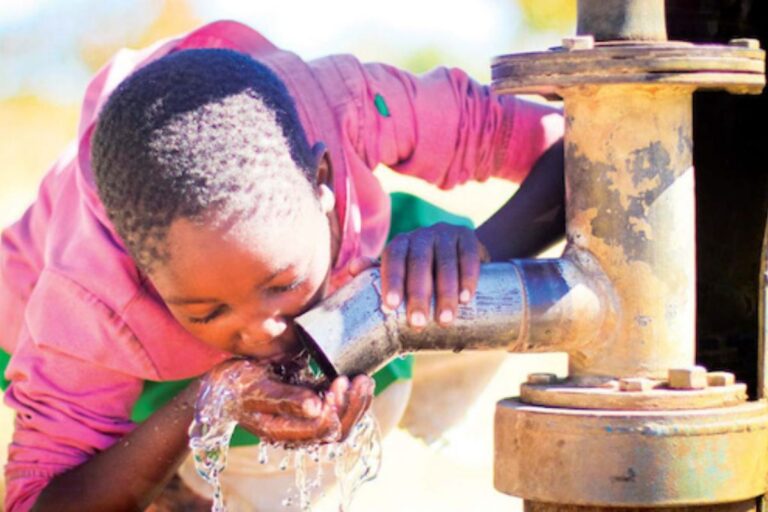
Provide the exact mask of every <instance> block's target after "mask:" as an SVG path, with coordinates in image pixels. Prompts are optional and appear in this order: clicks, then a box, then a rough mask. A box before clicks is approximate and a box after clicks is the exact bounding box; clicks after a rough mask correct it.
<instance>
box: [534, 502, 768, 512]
mask: <svg viewBox="0 0 768 512" xmlns="http://www.w3.org/2000/svg"><path fill="white" fill-rule="evenodd" d="M523 510H524V511H525V512H649V511H651V510H652V511H653V512H757V510H758V507H757V502H756V500H744V501H738V502H736V503H719V504H717V505H714V504H710V505H699V506H690V507H686V506H683V507H653V508H652V509H649V508H647V507H583V506H579V505H560V504H557V505H555V504H552V503H543V502H540V501H526V502H525V505H524V508H523Z"/></svg>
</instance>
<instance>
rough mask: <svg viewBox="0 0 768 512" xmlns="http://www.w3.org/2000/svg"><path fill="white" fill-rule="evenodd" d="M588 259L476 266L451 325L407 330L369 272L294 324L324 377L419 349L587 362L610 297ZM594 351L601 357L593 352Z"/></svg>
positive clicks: (368, 369)
mask: <svg viewBox="0 0 768 512" xmlns="http://www.w3.org/2000/svg"><path fill="white" fill-rule="evenodd" d="M601 277H602V274H601V273H600V272H599V269H597V268H596V267H594V266H593V267H590V260H589V259H584V258H579V255H578V254H569V255H568V256H567V257H564V258H561V259H551V260H519V261H513V262H510V263H491V264H486V265H483V266H482V268H481V272H480V278H479V281H478V287H477V293H476V295H475V298H474V300H473V301H472V302H471V303H470V304H467V305H460V306H459V310H458V315H457V316H456V319H455V320H454V322H453V325H452V326H451V327H450V328H444V327H440V326H439V325H437V324H436V323H431V324H429V325H428V326H427V327H426V328H425V329H423V330H419V331H417V330H414V329H412V328H410V327H409V326H408V322H407V319H406V314H405V309H404V306H401V307H400V308H399V309H398V310H397V311H393V312H391V313H385V312H383V311H382V309H381V291H380V290H381V284H380V275H379V271H378V269H371V270H368V271H366V272H364V273H363V274H361V275H360V276H358V277H356V278H355V279H354V280H353V281H352V282H351V283H349V284H348V285H347V286H345V287H344V288H342V289H341V290H339V291H338V292H337V293H335V294H334V295H332V296H331V297H329V298H328V299H326V300H325V301H324V302H322V303H321V304H320V305H318V306H317V307H315V308H314V309H312V310H311V311H309V312H307V313H305V314H303V315H301V316H300V317H298V318H297V319H296V324H297V325H298V327H299V329H300V332H301V333H302V335H303V337H304V341H305V345H306V346H307V347H308V348H309V350H310V351H311V352H312V354H313V356H314V358H315V360H316V361H317V362H318V364H319V365H320V366H321V368H322V369H323V371H324V372H325V373H326V374H327V375H329V376H336V375H356V374H360V373H369V374H370V373H372V372H374V371H375V370H376V369H378V368H380V367H381V366H383V365H384V364H386V363H387V362H388V361H389V360H390V359H392V358H393V357H396V356H398V355H400V354H405V353H410V352H417V351H422V350H453V351H456V352H459V351H461V350H464V349H472V350H483V349H499V350H502V349H504V350H511V351H526V352H529V351H550V352H551V351H557V350H563V349H568V350H569V351H570V352H573V353H574V354H575V355H576V360H578V361H581V362H583V363H584V364H589V362H590V361H591V359H593V358H595V357H597V354H596V353H593V352H592V351H591V350H590V348H592V347H595V343H594V340H595V339H598V338H600V336H601V335H600V333H601V332H602V325H603V324H604V323H605V318H606V311H610V310H611V309H612V307H611V306H610V305H609V304H610V302H611V296H610V292H609V290H607V289H606V288H605V286H604V284H605V281H604V279H601ZM595 352H600V350H596V351H595Z"/></svg>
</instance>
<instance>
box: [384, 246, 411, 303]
mask: <svg viewBox="0 0 768 512" xmlns="http://www.w3.org/2000/svg"><path fill="white" fill-rule="evenodd" d="M408 242H409V240H408V237H407V236H405V235H399V236H396V237H395V238H394V239H393V240H392V241H391V242H390V243H389V245H388V246H387V247H386V249H384V254H383V255H382V257H381V301H382V308H383V309H385V310H387V309H389V310H395V309H397V308H398V307H399V306H400V303H401V302H402V300H403V287H404V285H405V269H406V258H407V257H408V250H409V243H408Z"/></svg>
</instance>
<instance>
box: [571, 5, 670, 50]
mask: <svg viewBox="0 0 768 512" xmlns="http://www.w3.org/2000/svg"><path fill="white" fill-rule="evenodd" d="M576 33H577V34H591V35H593V36H594V37H595V40H597V41H626V40H629V41H665V40H666V39H667V25H666V23H665V20H664V0H580V1H579V4H578V21H577V25H576Z"/></svg>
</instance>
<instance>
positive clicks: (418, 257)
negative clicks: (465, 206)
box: [405, 232, 435, 330]
mask: <svg viewBox="0 0 768 512" xmlns="http://www.w3.org/2000/svg"><path fill="white" fill-rule="evenodd" d="M434 251H435V244H434V239H433V237H432V236H431V234H430V233H428V232H425V233H423V236H414V237H412V238H411V243H410V247H409V250H408V263H407V266H406V278H405V287H406V296H407V297H408V303H407V307H406V312H407V315H408V324H409V325H410V326H411V327H412V328H414V329H417V330H419V329H423V328H424V327H425V326H426V325H427V315H429V306H430V303H431V302H432V289H433V283H432V281H433V279H434V278H433V273H432V267H433V265H434Z"/></svg>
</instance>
